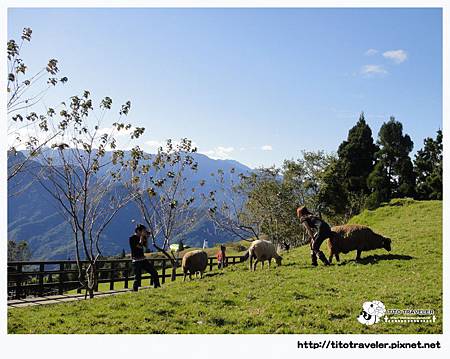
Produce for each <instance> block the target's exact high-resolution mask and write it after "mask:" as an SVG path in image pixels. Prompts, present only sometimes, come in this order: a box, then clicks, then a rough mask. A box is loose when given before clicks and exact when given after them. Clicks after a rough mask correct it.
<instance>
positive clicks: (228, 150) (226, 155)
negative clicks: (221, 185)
mask: <svg viewBox="0 0 450 359" xmlns="http://www.w3.org/2000/svg"><path fill="white" fill-rule="evenodd" d="M199 152H200V153H202V154H204V155H206V156H208V157H209V158H212V159H214V160H227V159H231V154H232V153H233V152H234V147H224V146H218V147H216V148H214V149H213V150H208V151H199Z"/></svg>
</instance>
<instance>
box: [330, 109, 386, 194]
mask: <svg viewBox="0 0 450 359" xmlns="http://www.w3.org/2000/svg"><path fill="white" fill-rule="evenodd" d="M377 150H378V148H377V146H376V145H375V144H374V141H373V138H372V130H371V129H370V127H369V125H368V124H367V123H366V121H365V118H364V112H363V113H361V115H360V117H359V120H358V122H357V123H356V125H355V126H354V127H352V128H351V129H350V131H349V132H348V137H347V140H346V141H344V142H342V143H341V145H340V146H339V149H338V156H339V161H340V166H341V169H342V171H343V178H344V185H345V187H346V188H347V190H348V191H349V192H353V193H358V194H359V193H364V194H368V193H369V188H368V187H367V177H368V176H369V174H370V173H371V172H372V170H373V168H374V165H375V153H376V151H377Z"/></svg>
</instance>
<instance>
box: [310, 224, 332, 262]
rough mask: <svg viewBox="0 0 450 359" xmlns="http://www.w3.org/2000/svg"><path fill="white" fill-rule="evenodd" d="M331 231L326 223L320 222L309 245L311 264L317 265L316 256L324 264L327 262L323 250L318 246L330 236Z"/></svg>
mask: <svg viewBox="0 0 450 359" xmlns="http://www.w3.org/2000/svg"><path fill="white" fill-rule="evenodd" d="M332 235H333V232H332V231H331V228H330V226H329V225H328V224H327V223H322V225H321V226H320V227H319V229H318V230H317V232H316V235H315V236H314V241H313V243H312V246H311V260H312V263H313V265H317V257H319V258H320V260H321V261H322V262H324V264H329V263H328V260H327V259H326V257H325V255H324V254H323V252H322V251H321V250H320V246H321V245H322V243H323V242H324V241H325V239H327V238H331V236H332Z"/></svg>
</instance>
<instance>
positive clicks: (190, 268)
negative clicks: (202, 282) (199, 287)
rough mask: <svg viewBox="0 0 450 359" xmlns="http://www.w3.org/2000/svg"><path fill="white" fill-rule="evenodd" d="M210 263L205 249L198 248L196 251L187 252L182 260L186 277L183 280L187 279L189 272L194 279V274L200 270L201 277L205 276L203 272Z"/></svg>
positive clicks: (190, 277)
mask: <svg viewBox="0 0 450 359" xmlns="http://www.w3.org/2000/svg"><path fill="white" fill-rule="evenodd" d="M207 265H208V254H206V252H205V251H202V250H200V249H197V250H195V251H191V252H187V253H186V254H185V255H184V256H183V260H182V261H181V268H182V269H183V273H184V278H183V282H184V281H185V280H186V275H187V274H188V272H189V279H191V280H192V274H196V273H197V272H200V278H203V272H204V271H205V269H206V266H207Z"/></svg>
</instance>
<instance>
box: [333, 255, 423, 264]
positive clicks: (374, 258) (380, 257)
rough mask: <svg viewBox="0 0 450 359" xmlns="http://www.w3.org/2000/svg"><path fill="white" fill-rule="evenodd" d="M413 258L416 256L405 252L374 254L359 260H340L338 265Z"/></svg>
mask: <svg viewBox="0 0 450 359" xmlns="http://www.w3.org/2000/svg"><path fill="white" fill-rule="evenodd" d="M411 259H414V257H412V256H409V255H405V254H373V255H370V256H367V257H364V258H361V259H359V260H356V259H350V260H346V261H343V262H340V263H339V264H338V265H340V266H343V265H346V264H348V263H357V264H363V265H367V264H376V263H378V262H379V261H392V260H400V261H409V260H411Z"/></svg>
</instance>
